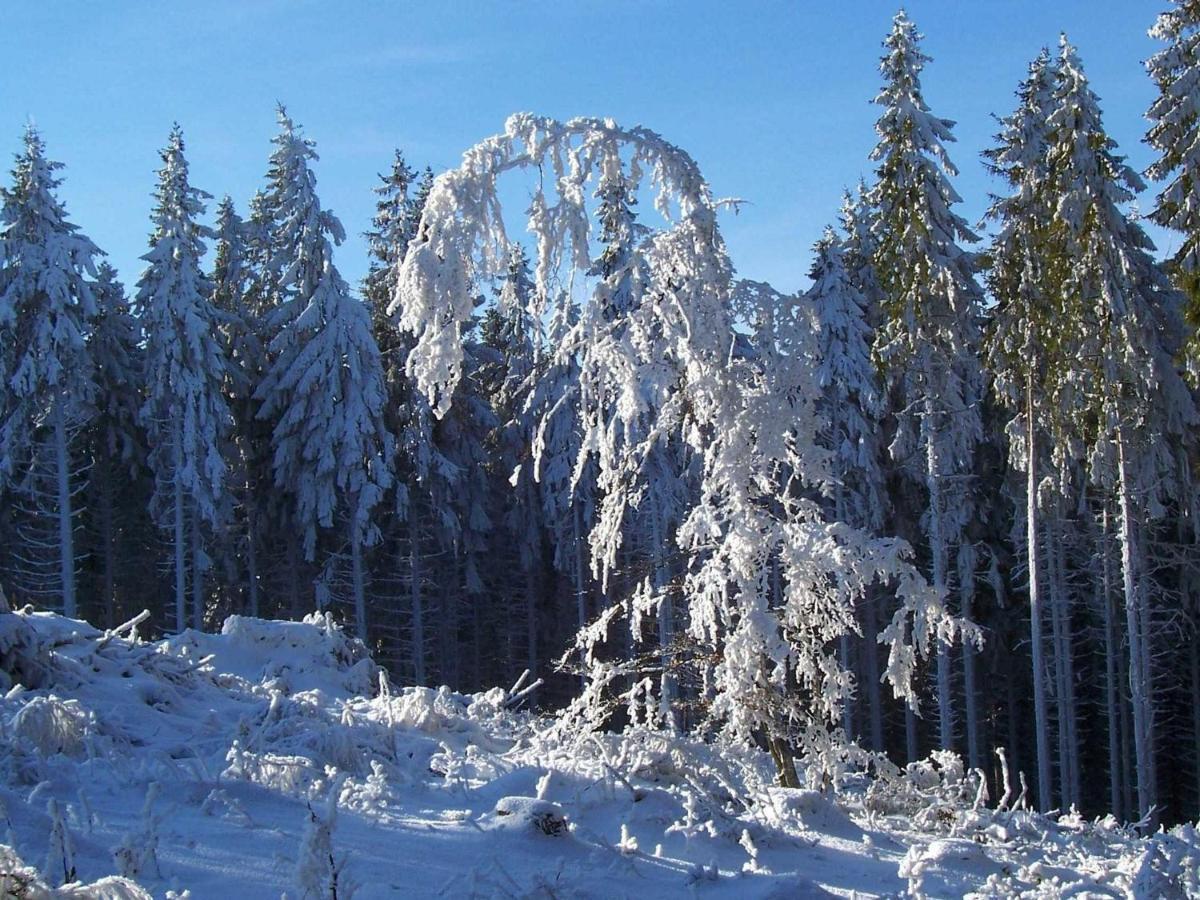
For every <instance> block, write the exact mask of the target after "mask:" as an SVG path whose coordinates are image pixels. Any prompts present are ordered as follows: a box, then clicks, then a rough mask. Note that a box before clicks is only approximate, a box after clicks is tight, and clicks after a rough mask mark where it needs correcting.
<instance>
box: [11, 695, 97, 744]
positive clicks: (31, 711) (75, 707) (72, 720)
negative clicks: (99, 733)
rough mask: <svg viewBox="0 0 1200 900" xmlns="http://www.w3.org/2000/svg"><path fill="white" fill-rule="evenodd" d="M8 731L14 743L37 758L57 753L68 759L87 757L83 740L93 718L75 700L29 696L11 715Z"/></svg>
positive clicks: (93, 724) (92, 726) (91, 730)
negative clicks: (13, 714)
mask: <svg viewBox="0 0 1200 900" xmlns="http://www.w3.org/2000/svg"><path fill="white" fill-rule="evenodd" d="M9 730H10V732H11V734H12V738H13V741H14V743H16V744H17V745H19V746H22V747H23V748H25V749H28V750H30V751H32V752H34V753H37V754H38V755H40V756H43V757H45V756H54V755H55V754H59V753H61V754H62V755H63V756H69V757H71V758H72V759H82V758H84V756H86V755H87V738H88V736H89V735H91V734H93V733H95V730H96V721H95V717H94V716H93V715H92V713H91V712H90V711H89V710H86V709H84V708H83V706H82V705H81V704H80V703H79V701H78V700H64V699H62V698H60V697H56V696H54V695H53V694H51V695H49V696H43V697H33V698H32V699H30V700H29V702H27V703H26V704H25V705H24V706H23V707H21V709H20V710H19V711H18V712H17V714H16V715H15V716H13V718H12V721H11V722H10V723H9Z"/></svg>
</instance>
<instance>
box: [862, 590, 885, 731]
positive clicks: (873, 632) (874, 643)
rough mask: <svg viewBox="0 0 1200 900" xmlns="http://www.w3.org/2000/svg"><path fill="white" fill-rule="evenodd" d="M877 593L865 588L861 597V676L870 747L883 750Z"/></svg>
mask: <svg viewBox="0 0 1200 900" xmlns="http://www.w3.org/2000/svg"><path fill="white" fill-rule="evenodd" d="M877 603H879V595H878V593H877V592H876V591H875V590H873V589H871V588H868V589H867V593H866V595H865V596H864V597H863V631H864V635H863V661H862V662H863V670H864V672H865V675H866V677H865V678H863V683H864V687H865V688H866V691H867V714H868V719H869V723H870V728H871V749H872V750H874V751H875V752H877V753H879V752H882V751H883V704H882V698H881V697H880V692H879V641H878V637H879V619H878V611H877V610H876V604H877Z"/></svg>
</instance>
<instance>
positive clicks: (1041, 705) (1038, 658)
mask: <svg viewBox="0 0 1200 900" xmlns="http://www.w3.org/2000/svg"><path fill="white" fill-rule="evenodd" d="M1025 450H1026V455H1027V457H1028V458H1027V460H1026V465H1025V468H1026V478H1025V549H1026V554H1027V557H1028V567H1029V629H1030V644H1031V652H1032V655H1033V722H1034V725H1033V728H1034V737H1035V738H1036V742H1037V780H1038V808H1039V809H1041V810H1042V812H1046V811H1048V810H1049V809H1050V805H1051V802H1052V801H1051V799H1050V797H1051V794H1050V789H1051V783H1050V737H1049V727H1050V726H1049V723H1048V722H1047V721H1046V686H1045V684H1044V681H1043V679H1044V677H1045V671H1046V666H1045V660H1044V659H1043V658H1042V653H1043V649H1044V647H1043V642H1042V602H1041V600H1042V591H1041V574H1040V571H1039V566H1038V555H1039V554H1038V528H1037V522H1038V515H1037V512H1038V502H1037V487H1038V483H1037V448H1036V444H1035V427H1034V419H1033V376H1032V374H1030V375H1029V376H1028V377H1027V378H1026V380H1025Z"/></svg>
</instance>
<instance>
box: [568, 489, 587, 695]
mask: <svg viewBox="0 0 1200 900" xmlns="http://www.w3.org/2000/svg"><path fill="white" fill-rule="evenodd" d="M581 519H582V514H581V513H580V511H579V504H578V503H572V504H571V538H572V546H571V552H572V553H574V554H575V620H576V622H578V623H579V630H580V631H582V630H583V628H584V626H585V625H587V573H586V570H585V565H584V559H583V523H582V521H581ZM579 686H580V688H581V689H582V688H584V687H586V686H587V675H586V674H582V673H581V674H580V676H579Z"/></svg>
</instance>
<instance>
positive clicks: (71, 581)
mask: <svg viewBox="0 0 1200 900" xmlns="http://www.w3.org/2000/svg"><path fill="white" fill-rule="evenodd" d="M54 462H55V467H56V469H57V475H58V548H59V579H60V583H61V587H62V606H63V615H64V616H66V617H67V618H68V619H73V618H75V617H76V616H77V615H78V613H79V610H78V605H77V604H76V601H75V521H74V515H73V514H72V511H71V455H70V452H69V447H68V445H67V413H66V410H65V409H64V408H63V398H62V397H61V396H60V397H57V398H55V400H54Z"/></svg>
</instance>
